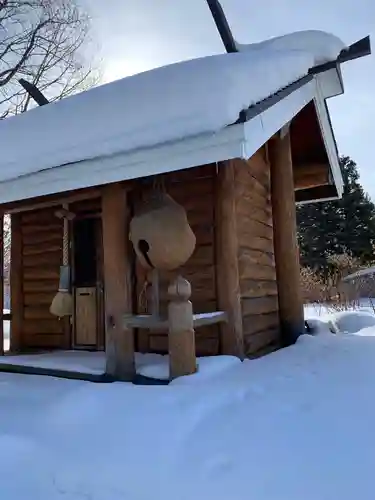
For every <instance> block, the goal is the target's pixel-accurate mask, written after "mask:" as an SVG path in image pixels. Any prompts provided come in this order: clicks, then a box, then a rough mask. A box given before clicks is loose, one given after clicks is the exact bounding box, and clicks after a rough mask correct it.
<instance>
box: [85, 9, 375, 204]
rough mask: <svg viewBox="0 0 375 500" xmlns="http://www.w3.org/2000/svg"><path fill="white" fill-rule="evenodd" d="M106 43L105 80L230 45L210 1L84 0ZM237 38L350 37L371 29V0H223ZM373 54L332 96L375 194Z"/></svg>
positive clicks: (338, 121)
mask: <svg viewBox="0 0 375 500" xmlns="http://www.w3.org/2000/svg"><path fill="white" fill-rule="evenodd" d="M86 2H87V3H88V4H89V7H90V9H91V14H92V16H93V28H94V36H95V37H97V39H98V40H99V43H100V46H101V56H102V58H103V65H104V79H105V81H111V80H116V79H118V78H121V77H124V76H128V75H131V74H134V73H138V72H140V71H144V70H147V69H152V68H155V67H157V66H162V65H165V64H169V63H173V62H177V61H181V60H186V59H191V58H194V57H201V56H205V55H210V54H215V53H221V52H224V48H223V45H222V43H221V40H220V38H219V35H218V33H217V31H216V27H215V25H214V24H213V20H212V17H211V15H210V12H209V10H208V7H207V4H206V0H105V1H103V2H101V1H99V0H86ZM221 3H222V5H223V7H224V10H225V12H226V15H227V18H228V21H229V23H230V25H231V28H232V31H233V33H234V36H235V38H236V40H237V41H238V42H240V43H253V42H258V41H261V40H264V39H266V38H270V37H273V36H277V35H281V34H284V33H288V32H293V31H299V30H304V29H320V30H325V31H328V32H331V33H333V34H335V35H337V36H339V37H340V38H341V39H342V40H343V41H344V42H345V43H347V44H350V43H352V42H354V41H357V40H359V39H360V38H363V37H364V36H366V35H370V36H372V41H373V45H374V53H375V2H374V1H373V0H315V1H314V2H308V1H301V0H267V2H265V1H261V0H221ZM374 58H375V56H370V57H366V58H364V59H362V60H358V61H353V62H350V63H346V64H345V65H344V67H343V76H344V84H345V94H344V95H343V96H339V97H337V98H334V99H331V100H330V104H329V107H330V110H331V115H332V122H333V127H334V130H335V134H336V139H337V142H338V146H339V150H340V153H341V154H345V155H349V156H351V157H352V158H353V160H354V161H355V162H356V163H357V164H358V166H359V169H360V173H361V180H362V184H363V186H364V188H365V190H367V191H368V192H369V194H370V195H371V196H372V197H373V198H374V199H375V169H374V168H373V166H372V161H373V152H372V149H371V147H372V141H373V140H374V136H375V134H374V133H375V124H374V123H375V122H374V119H373V117H374V115H375V100H374V99H373V96H372V91H373V89H374V88H375V64H374Z"/></svg>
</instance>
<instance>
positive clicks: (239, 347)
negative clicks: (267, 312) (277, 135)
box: [215, 161, 244, 359]
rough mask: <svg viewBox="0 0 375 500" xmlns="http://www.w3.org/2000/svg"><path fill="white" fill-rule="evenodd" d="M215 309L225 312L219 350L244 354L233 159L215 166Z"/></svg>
mask: <svg viewBox="0 0 375 500" xmlns="http://www.w3.org/2000/svg"><path fill="white" fill-rule="evenodd" d="M215 240H216V241H215V245H216V249H215V250H216V287H217V300H218V309H219V310H221V311H224V312H226V313H227V315H228V322H227V323H222V324H221V325H220V334H221V353H222V354H229V355H233V356H238V357H239V358H241V359H243V357H244V344H243V329H242V311H241V291H240V280H239V273H238V241H237V214H236V176H235V161H228V162H225V163H221V164H219V165H218V172H217V176H216V207H215Z"/></svg>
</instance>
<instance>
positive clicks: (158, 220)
mask: <svg viewBox="0 0 375 500" xmlns="http://www.w3.org/2000/svg"><path fill="white" fill-rule="evenodd" d="M130 240H131V241H132V243H133V246H134V250H135V252H136V254H137V257H138V258H139V260H140V262H141V264H142V265H143V266H144V267H145V268H155V269H160V270H172V269H177V268H178V267H180V266H182V265H183V264H185V262H186V261H187V260H189V258H190V257H191V255H192V253H193V252H194V248H195V243H196V239H195V235H194V233H193V231H192V229H191V227H190V225H189V222H188V219H187V216H186V211H185V209H184V208H183V207H182V206H181V205H179V204H178V203H176V202H175V201H174V200H173V199H172V198H171V197H170V196H169V195H168V194H166V193H164V192H159V191H154V192H152V194H151V195H150V196H149V197H148V199H147V200H145V201H144V202H143V203H142V205H141V206H140V207H139V210H138V211H137V213H136V214H135V215H134V217H133V219H132V220H131V222H130Z"/></svg>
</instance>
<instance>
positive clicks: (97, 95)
mask: <svg viewBox="0 0 375 500" xmlns="http://www.w3.org/2000/svg"><path fill="white" fill-rule="evenodd" d="M312 39H314V44H312V43H310V41H311V40H312ZM320 39H321V41H319V40H320ZM318 42H319V43H318ZM339 48H340V47H339V44H338V41H337V38H336V37H334V36H333V35H329V34H327V33H323V32H320V33H319V34H318V32H315V35H314V36H313V37H312V35H311V32H307V34H306V39H305V38H304V35H303V33H301V32H300V33H295V34H291V35H289V36H288V37H287V38H285V37H284V38H282V39H280V41H279V42H277V40H276V41H275V40H270V41H265V42H263V43H262V44H261V47H259V44H256V45H255V46H254V47H253V48H252V47H251V46H249V47H247V49H246V50H245V51H243V52H240V53H235V54H221V55H215V56H210V57H204V58H200V59H195V60H191V61H186V62H182V63H178V64H172V65H169V66H165V67H162V68H157V69H154V70H152V71H147V72H145V73H141V74H138V75H135V76H131V77H128V78H124V79H122V80H119V81H116V82H113V83H109V84H106V85H103V86H100V87H97V88H94V89H91V90H89V91H87V92H83V93H81V94H79V95H76V96H72V97H69V98H66V99H63V100H62V101H59V102H56V103H52V104H49V105H47V106H43V107H40V108H35V109H32V110H31V111H28V112H27V113H24V114H22V115H20V116H16V117H12V118H8V119H6V120H2V121H1V122H0V137H1V141H2V142H1V144H2V147H1V157H0V182H1V181H5V180H10V179H14V178H16V177H19V176H22V175H26V174H30V173H34V172H38V171H40V170H45V169H48V168H52V167H56V166H59V165H64V164H67V163H72V162H77V161H81V160H84V159H91V158H94V157H98V156H103V155H113V154H117V153H121V152H127V151H131V150H136V149H137V148H145V147H150V146H155V145H157V144H161V143H165V142H168V141H174V140H178V139H182V138H184V137H188V136H194V135H197V134H202V133H211V132H212V133H213V132H217V131H219V130H220V129H222V128H224V127H225V126H227V125H229V124H231V123H233V122H235V121H236V120H237V119H238V116H239V113H240V112H241V110H243V109H245V108H248V107H249V106H250V105H252V104H254V103H256V102H258V101H261V100H262V99H264V98H266V97H268V96H269V95H271V94H273V93H275V92H276V91H278V90H279V89H280V88H282V87H285V86H287V85H289V84H290V83H292V82H294V81H296V80H297V79H299V78H300V77H302V76H304V75H305V74H307V72H308V70H309V68H311V67H312V66H314V65H315V63H316V61H318V60H319V61H320V60H323V59H324V60H326V59H327V58H328V56H331V57H330V58H331V59H335V58H336V57H337V55H338V53H339V52H340V50H339ZM260 49H261V50H260ZM21 141H22V147H17V145H18V146H20V145H21Z"/></svg>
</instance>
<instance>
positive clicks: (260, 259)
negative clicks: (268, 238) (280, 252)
mask: <svg viewBox="0 0 375 500" xmlns="http://www.w3.org/2000/svg"><path fill="white" fill-rule="evenodd" d="M238 259H239V265H242V266H243V267H246V266H251V265H258V264H259V265H262V266H270V267H275V258H274V256H273V254H270V253H267V252H263V251H261V250H254V249H252V248H244V247H240V248H239V252H238Z"/></svg>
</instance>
